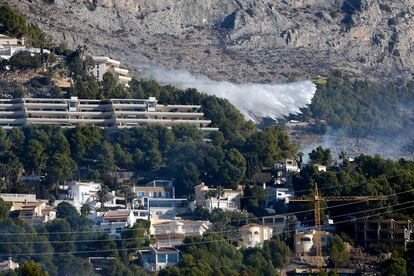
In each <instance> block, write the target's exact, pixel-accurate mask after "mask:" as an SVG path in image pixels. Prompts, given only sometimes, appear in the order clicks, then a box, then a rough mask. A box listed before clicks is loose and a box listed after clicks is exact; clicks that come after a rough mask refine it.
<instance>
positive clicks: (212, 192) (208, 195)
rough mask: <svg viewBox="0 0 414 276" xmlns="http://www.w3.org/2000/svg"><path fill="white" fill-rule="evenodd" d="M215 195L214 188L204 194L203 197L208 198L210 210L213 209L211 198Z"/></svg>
mask: <svg viewBox="0 0 414 276" xmlns="http://www.w3.org/2000/svg"><path fill="white" fill-rule="evenodd" d="M215 196H216V191H215V190H208V192H207V193H206V194H205V195H204V198H205V199H206V200H210V208H211V210H213V202H212V200H211V199H212V198H213V197H215Z"/></svg>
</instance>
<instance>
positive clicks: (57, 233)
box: [0, 189, 414, 237]
mask: <svg viewBox="0 0 414 276" xmlns="http://www.w3.org/2000/svg"><path fill="white" fill-rule="evenodd" d="M412 191H414V189H410V190H406V191H402V192H398V193H393V194H388V195H384V197H391V196H396V195H400V194H405V193H409V192H412ZM363 202H367V200H360V201H353V202H347V203H343V204H339V205H335V206H327V207H321V210H326V209H332V208H338V207H343V206H348V205H353V204H357V203H363ZM309 212H314V209H313V208H312V209H309V210H303V211H296V212H289V213H281V214H276V215H279V216H290V215H296V214H302V213H309ZM270 216H272V215H270ZM266 217H269V215H266V216H260V217H254V218H243V219H233V220H228V221H227V223H230V222H236V221H245V220H249V219H250V220H255V219H261V218H266ZM138 230H147V228H134V229H124V230H123V231H138ZM86 233H103V234H105V233H108V232H106V231H73V232H71V231H64V232H51V233H45V232H42V233H1V234H0V237H1V236H15V235H59V234H86Z"/></svg>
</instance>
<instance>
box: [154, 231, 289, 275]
mask: <svg viewBox="0 0 414 276" xmlns="http://www.w3.org/2000/svg"><path fill="white" fill-rule="evenodd" d="M193 243H198V244H193ZM180 249H181V250H182V252H183V254H182V257H181V262H180V263H179V264H178V266H176V267H169V268H167V269H165V270H164V271H162V272H161V273H160V275H276V274H277V272H276V268H280V267H282V266H283V265H285V264H286V263H287V259H288V258H289V255H290V250H289V248H287V247H286V245H285V244H284V243H283V242H280V241H278V240H270V241H267V242H266V243H265V245H264V247H263V249H261V248H249V249H242V250H241V251H238V250H237V249H236V247H234V246H233V245H230V244H229V243H228V241H227V240H225V239H223V238H222V237H221V236H219V235H208V236H206V237H194V238H187V240H186V241H185V243H184V245H183V246H182V247H181V248H180Z"/></svg>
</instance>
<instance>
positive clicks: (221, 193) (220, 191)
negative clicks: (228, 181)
mask: <svg viewBox="0 0 414 276" xmlns="http://www.w3.org/2000/svg"><path fill="white" fill-rule="evenodd" d="M223 196H224V189H223V187H222V186H218V187H217V190H216V198H217V200H218V207H219V208H220V200H221V198H222V197H223Z"/></svg>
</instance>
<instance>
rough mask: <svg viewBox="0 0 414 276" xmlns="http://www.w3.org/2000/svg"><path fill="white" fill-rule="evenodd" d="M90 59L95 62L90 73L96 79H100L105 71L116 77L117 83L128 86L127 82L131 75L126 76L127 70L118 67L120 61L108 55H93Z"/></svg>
mask: <svg viewBox="0 0 414 276" xmlns="http://www.w3.org/2000/svg"><path fill="white" fill-rule="evenodd" d="M92 60H93V61H94V62H95V66H94V68H93V72H92V74H93V75H94V76H95V77H96V78H97V80H98V81H102V79H103V76H104V74H105V73H106V72H111V73H112V74H114V75H115V76H117V77H118V81H119V83H121V84H123V85H125V86H126V87H128V86H129V85H128V83H129V82H130V81H131V77H128V72H129V71H128V70H127V69H123V68H120V67H119V66H120V65H121V62H120V61H117V60H114V59H111V58H109V57H102V56H94V57H92Z"/></svg>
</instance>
